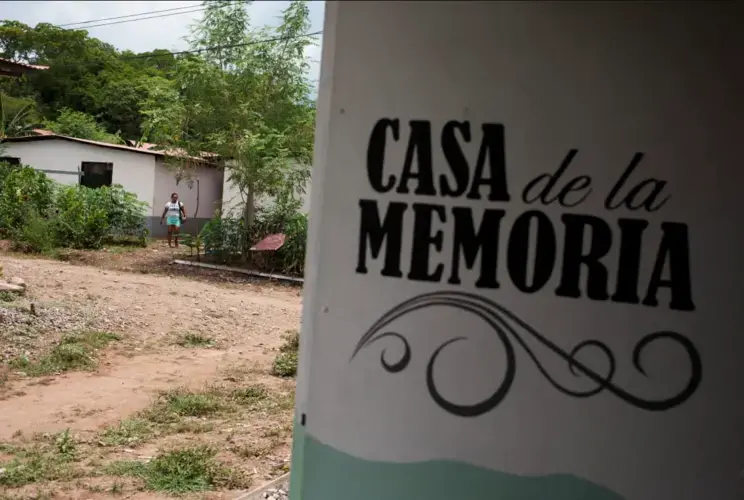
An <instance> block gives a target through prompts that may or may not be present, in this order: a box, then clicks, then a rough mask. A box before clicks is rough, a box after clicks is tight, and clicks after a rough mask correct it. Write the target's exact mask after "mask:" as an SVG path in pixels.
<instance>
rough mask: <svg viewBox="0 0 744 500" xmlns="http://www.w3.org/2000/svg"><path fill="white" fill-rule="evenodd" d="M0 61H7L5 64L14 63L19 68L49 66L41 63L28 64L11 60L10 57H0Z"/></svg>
mask: <svg viewBox="0 0 744 500" xmlns="http://www.w3.org/2000/svg"><path fill="white" fill-rule="evenodd" d="M0 61H2V62H4V63H7V64H14V65H16V66H20V67H21V68H29V69H41V70H44V69H49V66H44V65H41V64H28V63H24V62H18V61H11V60H10V59H5V58H4V57H0Z"/></svg>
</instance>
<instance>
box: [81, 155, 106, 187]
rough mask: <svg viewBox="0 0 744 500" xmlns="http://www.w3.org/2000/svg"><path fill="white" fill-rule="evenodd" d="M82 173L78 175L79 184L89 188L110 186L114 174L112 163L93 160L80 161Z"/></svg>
mask: <svg viewBox="0 0 744 500" xmlns="http://www.w3.org/2000/svg"><path fill="white" fill-rule="evenodd" d="M82 170H83V172H82V173H83V175H82V177H80V185H81V186H85V187H89V188H99V187H101V186H110V185H111V181H112V179H113V174H114V164H113V163H101V162H95V161H84V162H83V163H82Z"/></svg>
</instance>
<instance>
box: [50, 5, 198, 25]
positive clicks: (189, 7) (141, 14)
mask: <svg viewBox="0 0 744 500" xmlns="http://www.w3.org/2000/svg"><path fill="white" fill-rule="evenodd" d="M194 7H199V5H187V6H185V7H174V8H171V9H162V10H151V11H149V12H140V13H139V14H128V15H126V16H115V17H104V18H103V19H92V20H90V21H78V22H76V23H65V24H58V25H57V27H59V28H64V27H65V26H72V25H75V24H89V23H99V22H101V21H111V20H113V19H124V18H128V17H138V16H144V15H148V14H159V13H161V12H172V11H174V10H183V9H192V8H194Z"/></svg>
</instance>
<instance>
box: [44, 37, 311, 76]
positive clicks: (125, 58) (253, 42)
mask: <svg viewBox="0 0 744 500" xmlns="http://www.w3.org/2000/svg"><path fill="white" fill-rule="evenodd" d="M322 34H323V30H320V31H315V32H312V33H303V34H301V35H293V36H278V37H273V38H264V39H261V40H251V41H250V42H243V43H235V44H231V45H215V46H213V47H204V48H202V49H192V50H181V51H176V52H171V51H165V52H158V53H157V54H137V55H134V56H118V57H117V59H118V60H120V61H131V60H135V59H148V58H158V57H165V56H180V55H184V54H200V53H202V52H209V51H212V50H222V49H235V48H238V47H247V46H249V45H258V44H260V43H271V42H280V41H283V40H294V39H297V38H305V37H313V36H318V35H322ZM83 64H89V62H83V61H80V62H73V63H69V64H59V65H54V67H56V68H69V67H75V66H78V65H83Z"/></svg>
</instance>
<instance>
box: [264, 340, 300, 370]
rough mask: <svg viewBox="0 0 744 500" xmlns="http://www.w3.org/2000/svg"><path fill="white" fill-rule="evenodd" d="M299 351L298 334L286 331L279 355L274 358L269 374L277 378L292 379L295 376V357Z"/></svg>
mask: <svg viewBox="0 0 744 500" xmlns="http://www.w3.org/2000/svg"><path fill="white" fill-rule="evenodd" d="M299 350H300V334H299V333H298V332H296V331H288V332H287V333H286V335H285V336H284V344H282V346H281V347H280V348H279V351H280V352H279V354H278V355H277V357H276V358H274V363H273V364H272V366H271V373H272V374H273V375H276V376H277V377H294V376H295V375H297V355H298V352H299Z"/></svg>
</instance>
